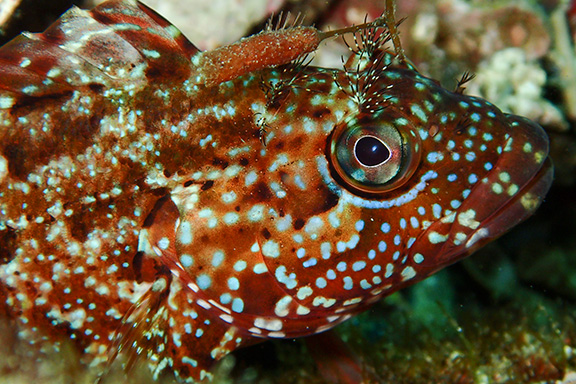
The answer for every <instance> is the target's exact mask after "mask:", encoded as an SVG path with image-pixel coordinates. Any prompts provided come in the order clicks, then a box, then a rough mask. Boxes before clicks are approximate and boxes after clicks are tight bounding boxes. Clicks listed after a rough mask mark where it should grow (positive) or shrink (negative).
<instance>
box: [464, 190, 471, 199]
mask: <svg viewBox="0 0 576 384" xmlns="http://www.w3.org/2000/svg"><path fill="white" fill-rule="evenodd" d="M468 196H470V190H469V189H465V190H463V191H462V198H464V199H467V198H468Z"/></svg>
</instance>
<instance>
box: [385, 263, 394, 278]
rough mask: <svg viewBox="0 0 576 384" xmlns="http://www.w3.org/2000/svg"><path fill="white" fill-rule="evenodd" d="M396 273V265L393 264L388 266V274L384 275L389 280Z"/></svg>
mask: <svg viewBox="0 0 576 384" xmlns="http://www.w3.org/2000/svg"><path fill="white" fill-rule="evenodd" d="M393 273H394V265H393V264H391V263H388V264H386V273H385V274H384V277H385V278H389V277H390V276H392V274H393Z"/></svg>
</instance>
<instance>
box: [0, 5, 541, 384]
mask: <svg viewBox="0 0 576 384" xmlns="http://www.w3.org/2000/svg"><path fill="white" fill-rule="evenodd" d="M369 30H370V31H371V33H368V34H364V35H363V39H362V43H361V44H360V48H358V49H357V52H356V54H355V55H353V57H352V59H351V61H350V62H349V63H347V65H346V67H345V69H344V70H327V69H319V68H308V67H306V66H302V65H299V64H298V63H296V64H294V63H290V61H291V60H292V59H293V58H294V57H299V56H302V55H304V53H305V51H306V50H313V49H314V48H315V46H316V45H317V44H318V42H319V40H318V36H317V34H316V35H315V34H314V33H312V32H310V31H312V29H304V32H303V30H301V29H294V28H288V29H284V30H281V31H269V32H266V33H263V34H261V35H257V36H256V37H253V38H252V40H251V41H250V44H251V45H249V48H250V49H251V50H254V52H253V55H248V56H251V57H254V60H255V61H254V62H257V63H256V64H254V63H250V65H248V66H247V67H243V66H242V65H238V64H239V63H235V64H234V69H233V70H229V69H226V68H224V69H218V68H217V67H216V66H215V65H214V63H215V62H216V61H215V60H213V59H214V58H215V57H216V58H218V60H217V61H218V62H220V63H222V62H223V60H224V59H225V60H228V61H230V62H233V61H234V59H235V57H236V53H235V54H233V55H228V56H226V52H227V51H226V49H225V48H220V49H219V50H218V52H217V55H213V56H210V52H207V53H202V52H198V50H197V49H196V48H195V47H194V46H193V45H192V44H190V43H189V42H188V41H187V40H186V39H185V38H184V37H183V36H181V35H180V34H179V33H178V31H177V30H176V29H175V28H174V27H172V26H170V24H168V23H167V22H166V21H165V20H164V19H162V18H161V17H159V16H158V15H156V14H155V13H153V12H152V11H151V10H149V9H147V8H145V7H144V6H142V5H141V4H138V3H136V2H133V1H119V0H113V1H110V2H107V3H105V4H103V5H101V6H99V7H97V8H96V9H94V10H92V11H90V12H87V11H81V10H78V9H72V10H71V11H69V12H68V13H67V14H65V15H64V16H63V17H62V18H61V19H60V21H58V22H57V23H56V24H55V25H54V26H52V27H51V28H50V29H49V30H47V31H46V32H44V33H43V34H34V35H31V34H25V35H22V36H20V37H18V38H17V39H15V40H13V41H12V42H10V43H9V44H7V45H6V46H4V47H3V48H1V49H0V62H1V65H0V137H1V139H0V155H1V157H0V245H1V247H2V249H1V250H0V262H1V263H2V264H1V265H0V282H1V287H2V290H1V294H2V299H3V301H5V302H6V304H7V305H6V309H5V311H6V312H7V314H8V315H9V316H10V317H13V318H15V319H17V321H18V324H19V327H20V329H21V333H20V336H21V337H22V338H24V339H26V340H29V341H30V342H40V341H46V342H48V344H49V345H58V342H59V341H61V340H62V339H64V338H71V339H72V340H74V342H75V343H76V344H77V345H78V348H79V349H80V350H81V351H82V352H83V354H84V356H85V358H86V361H87V362H89V363H90V364H91V365H93V366H95V367H100V368H101V367H103V366H104V364H105V363H106V362H109V361H110V360H113V359H114V358H115V357H116V355H117V354H118V353H126V354H127V355H128V356H129V357H135V356H138V355H142V356H145V357H147V358H148V362H149V364H150V367H151V369H152V370H153V371H154V372H156V373H159V372H161V371H162V370H163V369H164V368H167V367H169V368H170V369H171V370H173V371H174V372H175V374H176V376H178V377H179V378H180V379H181V380H183V381H192V380H197V379H203V378H205V377H210V374H209V372H208V370H209V368H210V366H211V364H212V363H213V362H214V360H217V359H219V358H221V357H222V356H224V355H226V354H227V353H229V352H230V351H232V350H234V349H236V348H238V347H240V346H244V345H248V344H250V343H254V342H257V341H258V340H260V339H262V338H268V337H288V338H291V337H297V336H305V335H310V334H314V333H318V332H322V331H324V330H327V329H329V328H331V327H333V326H335V325H336V324H338V323H340V322H342V321H344V320H346V319H348V318H349V317H350V316H352V315H354V314H355V313H358V312H359V311H362V310H364V309H365V308H366V307H367V306H369V305H370V304H372V303H374V302H376V301H377V300H379V299H381V298H382V297H384V296H386V295H388V294H390V293H391V292H394V291H396V290H398V289H401V288H402V287H405V286H407V285H409V284H412V283H414V282H416V281H418V280H420V279H423V278H425V277H427V276H429V275H430V274H431V273H433V272H435V271H437V270H438V269H440V268H442V267H444V266H446V265H448V264H450V263H453V262H455V261H457V260H458V259H460V258H462V257H464V256H467V255H469V254H470V253H472V252H473V251H474V250H476V249H477V248H478V247H480V246H482V245H484V244H485V243H486V242H488V241H490V240H492V239H494V238H496V237H498V236H499V235H501V234H502V233H503V232H505V231H507V230H508V229H510V228H511V227H513V226H514V225H516V224H517V223H519V222H520V221H522V220H524V219H525V218H527V217H528V216H530V215H531V214H532V213H533V212H534V210H535V209H536V208H537V207H538V205H539V204H540V202H541V200H542V198H543V196H544V195H545V193H546V192H547V190H548V188H549V185H550V182H551V178H552V167H551V165H550V162H549V160H547V156H548V141H547V137H546V135H545V134H544V132H543V130H542V129H541V128H540V127H539V126H537V125H536V124H534V123H532V122H530V121H527V120H525V119H523V118H520V117H517V116H510V115H505V114H503V113H502V112H501V111H500V110H498V109H497V108H496V107H495V106H493V105H491V104H490V103H488V102H486V101H484V100H481V99H477V98H473V97H468V96H464V95H462V92H461V90H457V92H450V91H448V90H446V89H444V88H442V87H441V86H440V85H439V84H437V83H436V82H435V81H433V80H430V79H428V78H425V77H423V76H422V75H420V74H419V73H418V72H417V71H416V70H415V69H414V68H412V67H411V66H410V65H409V64H406V63H405V62H404V60H403V58H402V57H401V56H397V55H394V54H393V53H390V52H386V51H383V50H381V49H380V43H381V42H382V40H384V39H378V38H376V37H375V35H374V34H373V32H374V30H373V29H369ZM309 35H310V36H312V37H310V41H309V42H307V44H303V46H307V47H308V48H301V50H302V51H301V52H300V51H297V52H296V53H297V54H296V55H294V52H292V53H291V55H292V56H283V55H282V51H283V50H284V48H282V43H281V42H280V40H282V39H286V38H288V40H289V38H294V36H299V37H298V38H302V39H307V38H308V37H306V36H309ZM382 36H387V35H386V32H385V31H384V35H382ZM313 39H316V40H318V41H312V40H313ZM276 43H277V44H276ZM258 44H260V45H258ZM258 46H261V47H267V49H268V51H265V50H263V49H262V50H260V49H257V47H258ZM242 47H244V45H242V42H240V43H237V45H235V47H234V51H233V52H238V49H239V48H240V50H241V48H242ZM274 47H276V49H275V48H274ZM278 47H279V48H278ZM280 64H286V65H283V66H280V67H277V68H270V67H271V66H272V65H280ZM220 70H221V71H224V70H227V71H228V72H227V73H225V74H224V73H219V72H218V73H217V72H216V71H220ZM206 79H209V81H206ZM227 79H230V80H229V81H225V80H227ZM358 127H360V131H359V132H361V133H360V136H359V137H364V136H366V135H367V136H373V137H377V138H378V140H379V141H380V142H381V143H384V145H385V146H386V147H387V149H388V151H389V153H390V156H389V157H388V158H387V159H386V160H385V161H381V162H379V163H378V164H377V165H375V166H373V167H365V168H364V171H358V172H356V171H354V172H356V173H355V176H354V177H356V179H354V180H352V179H351V178H350V175H349V174H348V173H347V172H349V171H350V169H349V168H346V167H342V166H340V165H338V164H340V163H339V159H340V158H339V157H338V155H336V153H343V154H344V155H343V156H345V157H346V156H348V157H347V158H348V159H349V160H350V159H351V160H350V161H352V163H353V165H352V168H354V167H358V160H355V159H357V157H356V158H355V157H354V154H355V153H356V152H355V146H354V145H355V143H356V144H357V143H358V142H359V141H355V140H356V139H353V138H352V136H350V137H351V138H349V139H348V140H341V138H342V137H348V136H346V135H348V134H349V133H350V132H356V131H355V130H356V129H357V128H358ZM379 127H385V128H384V132H385V134H384V135H383V136H380V135H381V133H382V132H383V131H381V130H379V129H380V128H379ZM386 127H387V128H386ZM387 140H388V141H387ZM338 151H340V152H338ZM373 171H377V172H380V171H381V172H382V173H371V172H373ZM350 172H352V171H350Z"/></svg>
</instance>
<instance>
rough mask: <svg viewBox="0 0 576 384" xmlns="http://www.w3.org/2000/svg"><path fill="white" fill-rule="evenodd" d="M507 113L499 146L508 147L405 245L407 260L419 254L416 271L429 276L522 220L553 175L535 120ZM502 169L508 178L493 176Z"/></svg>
mask: <svg viewBox="0 0 576 384" xmlns="http://www.w3.org/2000/svg"><path fill="white" fill-rule="evenodd" d="M508 117H509V119H510V121H511V127H510V129H511V130H514V135H513V136H512V135H511V139H510V140H508V141H507V142H506V143H505V144H506V145H505V146H503V148H507V147H508V146H509V145H510V146H511V148H510V149H504V151H503V153H502V155H501V156H500V157H499V158H498V161H497V162H496V164H494V166H493V169H492V170H490V171H489V172H488V173H486V174H485V175H484V176H483V178H482V179H481V180H479V181H478V182H477V183H476V184H475V185H474V186H473V187H472V188H471V192H470V194H469V195H468V197H467V198H466V199H465V200H464V201H462V204H461V206H460V207H458V208H457V209H456V210H454V211H452V212H450V213H449V214H447V215H445V216H444V217H442V218H441V219H439V220H437V221H435V222H434V223H432V225H430V226H429V227H428V228H427V229H426V230H425V231H423V232H422V233H421V234H420V236H419V237H418V240H417V241H416V243H415V244H414V246H413V247H412V248H411V249H410V252H409V254H410V256H409V257H410V258H414V257H415V255H419V256H418V258H417V260H423V261H421V262H419V263H418V264H419V266H418V267H419V268H420V270H421V273H419V275H421V276H424V275H429V274H431V273H433V272H434V271H437V270H439V269H441V268H443V267H445V266H447V265H449V264H452V263H454V262H456V261H458V260H460V259H462V258H464V257H466V256H468V255H470V254H472V253H473V252H474V251H476V250H477V249H479V248H481V247H482V246H484V245H485V244H486V243H488V242H490V241H492V240H494V239H496V238H498V237H500V236H501V235H503V234H504V233H506V232H507V231H509V230H510V229H512V228H513V227H514V226H516V225H517V224H519V223H521V222H522V221H524V220H526V219H527V218H528V217H530V216H531V215H532V214H533V213H534V212H535V211H536V209H537V208H538V207H539V206H540V204H541V203H542V201H543V200H544V197H545V195H546V193H547V192H548V190H549V189H550V186H551V184H552V180H553V176H554V167H553V165H552V160H551V159H550V158H549V156H548V137H547V135H546V133H545V132H544V130H543V129H542V128H541V127H540V126H539V125H537V124H536V123H534V122H532V121H529V120H527V119H524V118H521V117H518V116H512V115H509V116H508ZM512 139H513V140H512ZM526 143H530V144H531V145H532V147H531V151H524V145H525V144H526ZM503 173H506V174H507V175H508V176H510V180H511V182H509V183H504V182H502V181H501V180H500V179H499V178H500V177H501V176H502V175H503ZM511 186H514V189H512V190H511V189H509V188H510V187H511ZM496 187H497V188H496ZM494 188H496V190H495V189H494ZM516 188H517V190H515V189H516ZM513 190H515V191H514V193H512V192H511V191H513ZM497 192H499V193H497ZM414 260H416V259H414Z"/></svg>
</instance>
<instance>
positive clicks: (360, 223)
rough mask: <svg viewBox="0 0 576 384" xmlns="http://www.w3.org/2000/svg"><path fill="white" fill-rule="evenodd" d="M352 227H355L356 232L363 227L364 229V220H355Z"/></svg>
mask: <svg viewBox="0 0 576 384" xmlns="http://www.w3.org/2000/svg"><path fill="white" fill-rule="evenodd" d="M354 227H355V228H356V230H357V231H358V232H360V231H361V230H363V229H364V220H358V221H357V222H356V224H355V225H354Z"/></svg>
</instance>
